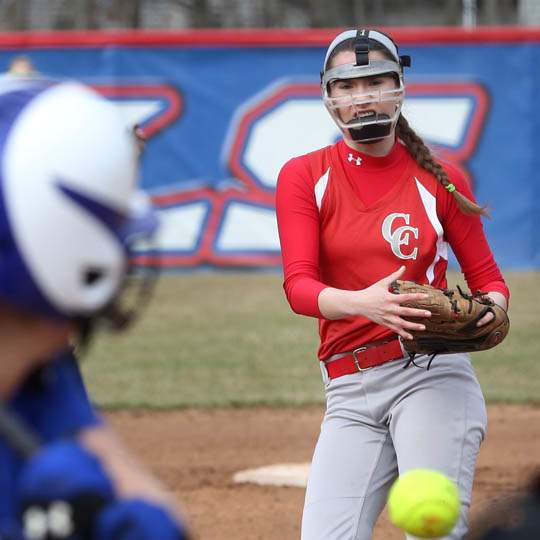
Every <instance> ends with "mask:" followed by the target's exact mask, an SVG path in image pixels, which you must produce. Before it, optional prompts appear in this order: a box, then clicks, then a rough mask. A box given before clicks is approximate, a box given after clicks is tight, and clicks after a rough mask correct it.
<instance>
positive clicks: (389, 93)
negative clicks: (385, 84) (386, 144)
mask: <svg viewBox="0 0 540 540" xmlns="http://www.w3.org/2000/svg"><path fill="white" fill-rule="evenodd" d="M345 41H348V42H349V43H350V50H352V51H354V53H355V60H356V61H355V63H351V64H342V65H339V66H336V67H334V68H330V69H328V63H329V60H330V58H331V55H332V53H333V52H334V50H335V49H336V48H337V47H338V46H340V45H341V46H343V45H342V44H343V43H344V42H345ZM373 42H375V43H376V44H378V46H379V47H382V48H383V49H384V50H385V51H386V52H387V53H388V54H389V56H390V57H391V58H392V60H386V59H385V60H372V59H370V58H369V56H368V54H369V50H370V49H371V48H372V43H373ZM338 50H339V49H338ZM410 65H411V59H410V57H409V56H400V55H399V53H398V48H397V46H396V44H395V43H394V41H393V40H392V39H391V38H390V37H389V36H387V35H386V34H383V33H382V32H379V31H377V30H346V31H345V32H342V33H341V34H339V35H338V36H337V37H336V38H335V39H334V40H333V41H332V43H331V44H330V46H329V47H328V50H327V51H326V57H325V59H324V65H323V69H322V71H321V91H322V95H323V101H324V104H325V106H326V108H327V109H328V112H329V113H330V116H331V117H332V119H333V120H334V122H335V123H336V124H337V126H338V127H339V129H340V130H341V131H342V132H343V134H344V135H345V136H346V137H348V138H350V139H352V140H353V141H357V142H368V141H373V140H378V139H381V138H383V137H388V136H389V135H391V133H392V128H393V127H394V126H395V125H396V123H397V121H398V118H399V114H400V112H401V106H402V104H403V99H404V96H405V87H404V84H403V67H404V66H410ZM375 75H393V76H394V78H395V79H396V82H397V83H398V84H397V87H396V88H393V89H390V90H379V91H377V92H375V91H370V92H369V93H366V94H348V95H346V96H339V97H332V96H331V95H330V93H329V85H330V83H331V82H332V81H335V80H341V79H355V78H358V77H372V76H375ZM382 102H390V103H394V105H395V106H394V111H393V114H392V115H391V116H390V115H386V114H375V113H372V114H370V115H367V116H362V117H358V118H353V119H352V120H349V121H348V122H345V121H344V120H343V119H342V118H341V116H340V114H339V110H340V109H341V108H342V107H350V106H354V105H361V104H369V103H382Z"/></svg>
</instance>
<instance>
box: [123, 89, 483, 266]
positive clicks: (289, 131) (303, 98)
mask: <svg viewBox="0 0 540 540" xmlns="http://www.w3.org/2000/svg"><path fill="white" fill-rule="evenodd" d="M447 86H448V91H447V89H446V86H445V85H443V84H439V83H437V84H435V88H434V85H433V84H429V85H428V86H427V88H428V92H427V95H426V92H425V91H424V85H423V83H416V85H415V86H414V88H413V90H412V92H410V93H409V96H408V98H407V100H406V102H405V104H404V110H405V113H406V114H407V113H408V114H409V116H410V118H409V122H410V124H411V126H412V127H413V128H414V129H415V131H417V133H418V134H419V135H420V136H421V137H423V138H425V139H426V140H427V141H428V142H432V143H436V144H440V145H442V147H443V150H444V149H445V148H446V149H449V151H451V152H457V151H460V152H461V150H462V149H463V148H464V146H465V145H467V149H468V148H474V144H473V143H474V141H476V140H477V138H478V134H479V133H480V130H478V132H474V133H473V139H471V137H469V132H470V131H471V130H470V126H474V125H481V122H480V121H479V120H478V118H480V119H482V118H483V114H484V109H483V108H482V107H481V106H480V105H481V104H482V103H483V101H482V99H481V98H482V95H483V94H482V92H481V89H479V88H477V86H475V85H474V83H468V82H467V83H466V84H464V83H461V84H459V85H458V86H456V85H455V84H454V83H453V82H451V83H448V85H447ZM439 87H440V88H439ZM317 90H318V85H317V84H313V90H311V86H309V85H306V84H305V83H304V82H303V81H300V82H299V83H296V82H294V81H290V80H287V81H284V82H282V83H280V84H275V83H273V84H272V85H270V86H269V87H267V88H266V89H265V90H264V91H263V92H261V93H260V94H257V95H255V96H253V97H252V99H250V100H248V101H246V102H244V103H243V104H242V105H241V106H240V107H239V108H238V109H237V111H236V113H235V115H234V118H233V120H232V121H231V124H230V126H229V132H228V133H227V138H226V143H225V144H224V146H223V149H222V154H221V161H222V162H223V167H222V168H221V170H220V172H218V174H223V178H215V177H211V182H210V181H208V179H207V178H206V177H203V178H202V180H203V181H201V182H197V181H198V180H199V179H198V178H195V179H194V182H193V185H194V186H195V187H190V186H189V185H188V183H187V182H185V185H183V186H181V187H180V189H178V188H175V189H171V190H169V189H167V190H165V191H163V190H160V191H159V192H157V193H156V195H155V198H156V200H158V201H159V202H158V209H159V211H160V214H161V216H160V217H161V218H162V221H163V222H164V223H163V227H162V231H161V233H160V235H159V242H158V249H159V250H162V251H163V252H164V256H165V257H169V256H170V264H171V266H172V265H179V266H182V265H184V264H185V265H190V266H196V265H199V264H205V263H207V262H208V261H210V263H211V264H217V265H219V264H221V262H222V261H223V264H224V265H229V264H240V265H242V264H247V265H250V266H256V265H258V264H263V265H273V264H275V265H277V264H279V263H280V257H279V238H278V232H277V225H276V217H275V210H274V190H275V187H276V181H277V177H278V174H279V170H280V169H281V167H282V166H283V165H284V164H285V163H286V162H287V161H288V160H289V159H290V158H292V157H293V156H298V155H302V154H306V153H308V152H311V151H313V150H316V149H318V148H322V147H324V146H327V145H330V144H333V143H334V142H335V141H336V140H338V138H339V137H340V136H341V133H340V131H339V129H338V128H337V126H336V125H335V124H334V123H333V122H332V120H331V118H330V116H329V115H328V113H327V111H326V110H325V108H324V106H323V104H322V102H321V100H320V97H319V95H318V92H317ZM458 90H459V92H458ZM113 101H114V100H113ZM131 101H133V100H131ZM115 105H117V106H118V107H119V108H122V109H123V110H122V113H123V114H124V116H125V117H126V121H127V123H128V124H130V123H133V122H135V121H136V122H141V121H142V122H143V123H144V121H145V120H144V119H145V117H146V118H149V119H153V118H154V116H153V115H155V114H156V108H157V107H158V102H157V101H156V100H155V99H149V98H148V97H146V96H141V99H140V100H136V102H135V103H127V104H125V105H124V104H123V103H115ZM154 120H155V119H154ZM154 120H152V121H154ZM149 121H150V120H149ZM441 125H444V126H445V130H443V132H441V131H440V126H441ZM441 133H442V134H441ZM471 140H472V143H471ZM347 152H348V155H347V158H346V159H347V161H348V163H350V166H351V167H352V168H353V169H354V168H356V167H360V166H362V165H364V163H363V161H362V158H361V157H360V156H358V155H357V154H356V153H355V152H352V151H349V150H348V151H347ZM467 152H469V153H470V150H467V151H466V152H465V153H463V152H462V153H461V154H460V160H462V159H464V156H465V157H466V156H468V155H469V154H467ZM214 174H215V173H214ZM327 178H328V177H327V175H323V177H322V178H321V179H319V182H318V183H317V184H316V187H315V193H314V195H315V199H316V202H317V204H321V201H322V198H323V194H324V187H325V185H326V181H327ZM314 181H316V179H314ZM182 183H183V180H182ZM423 200H424V199H423ZM159 206H161V208H159ZM382 235H383V238H384V239H385V241H387V242H388V243H389V244H390V248H391V250H392V253H393V254H394V255H395V256H396V257H398V258H399V259H416V258H417V257H418V251H419V244H418V242H417V240H418V238H419V229H418V228H416V227H414V226H413V225H412V224H411V215H410V214H405V213H392V214H390V215H388V216H387V217H386V219H385V220H384V223H383V224H382ZM442 242H443V241H442V239H441V246H440V253H439V251H438V252H437V253H438V254H439V255H440V256H441V257H445V255H444V251H443V248H444V246H443V245H442ZM438 250H439V247H438ZM142 251H144V246H143V248H142ZM178 255H180V256H184V255H189V257H187V258H186V261H187V262H186V263H183V262H182V261H181V259H179V257H178ZM232 257H234V260H233V259H232ZM179 260H180V262H178V261H179ZM232 260H233V262H231V261H232Z"/></svg>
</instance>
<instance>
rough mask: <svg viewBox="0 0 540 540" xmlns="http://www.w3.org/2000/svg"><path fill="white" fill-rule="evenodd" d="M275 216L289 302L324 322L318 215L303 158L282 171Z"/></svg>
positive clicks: (284, 285) (324, 286) (277, 190)
mask: <svg viewBox="0 0 540 540" xmlns="http://www.w3.org/2000/svg"><path fill="white" fill-rule="evenodd" d="M276 216H277V223H278V231H279V239H280V243H281V256H282V260H283V275H284V282H283V288H284V290H285V294H286V296H287V300H288V302H289V304H290V306H291V308H292V310H293V311H294V312H296V313H299V314H301V315H307V316H311V317H317V318H322V314H321V312H320V310H319V305H318V297H319V293H320V292H321V291H322V290H323V289H324V288H326V285H325V284H324V283H322V282H321V281H320V279H319V211H318V208H317V205H316V202H315V194H314V190H313V179H312V178H311V175H310V171H309V165H308V164H307V163H306V162H305V161H303V160H302V158H301V157H300V158H294V159H292V160H290V161H289V162H287V163H286V164H285V165H284V166H283V168H282V169H281V172H280V174H279V177H278V182H277V187H276Z"/></svg>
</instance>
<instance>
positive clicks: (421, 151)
mask: <svg viewBox="0 0 540 540" xmlns="http://www.w3.org/2000/svg"><path fill="white" fill-rule="evenodd" d="M396 135H397V136H398V138H399V139H401V141H402V142H403V144H405V146H406V147H407V150H408V151H409V153H410V154H411V156H412V157H413V158H414V159H415V161H416V162H417V163H418V165H420V167H422V168H423V169H425V170H426V171H427V172H429V173H431V174H432V175H433V176H435V178H436V179H437V182H439V183H440V184H441V185H442V186H443V187H445V188H446V189H448V186H452V187H455V186H453V184H452V183H451V182H450V180H449V179H448V175H447V174H446V171H445V170H444V169H443V168H442V166H441V164H440V163H439V162H438V161H437V160H436V159H435V157H434V156H433V154H432V153H431V150H430V149H429V148H428V147H427V146H426V144H425V143H424V141H423V140H422V139H421V138H420V137H419V136H418V135H417V134H416V133H415V132H414V130H413V129H412V128H411V126H410V125H409V122H407V120H406V118H405V117H404V116H403V114H400V115H399V118H398V122H397V125H396ZM452 195H453V196H454V198H455V200H456V204H457V205H458V207H459V209H460V210H461V211H462V212H463V213H464V214H468V215H474V214H481V215H484V216H487V215H489V214H488V211H487V209H486V208H485V207H482V206H479V205H477V204H476V203H474V202H473V201H471V200H470V199H468V198H467V197H465V195H463V194H461V193H460V192H459V191H458V190H457V189H454V190H453V191H452Z"/></svg>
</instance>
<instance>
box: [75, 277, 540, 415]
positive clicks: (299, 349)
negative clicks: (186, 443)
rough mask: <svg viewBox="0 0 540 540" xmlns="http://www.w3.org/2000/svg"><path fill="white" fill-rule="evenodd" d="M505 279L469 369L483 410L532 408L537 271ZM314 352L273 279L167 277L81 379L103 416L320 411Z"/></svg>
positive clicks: (309, 326)
mask: <svg viewBox="0 0 540 540" xmlns="http://www.w3.org/2000/svg"><path fill="white" fill-rule="evenodd" d="M506 278H507V280H508V283H509V285H510V288H511V291H512V299H511V310H510V318H511V324H512V327H511V332H510V334H509V336H508V338H507V339H506V341H505V342H504V343H502V344H501V345H500V346H499V347H497V348H495V349H492V350H491V351H485V352H482V353H476V354H475V355H474V358H473V362H474V365H475V367H476V369H477V372H478V375H479V378H480V380H481V383H482V386H483V388H484V391H485V393H486V396H487V398H488V400H490V401H491V402H513V403H525V402H534V403H540V392H539V391H538V380H540V345H539V342H538V339H537V337H536V334H537V331H538V326H539V325H538V322H539V316H538V307H539V300H540V299H539V294H538V291H540V273H533V272H530V273H508V274H506ZM456 279H457V276H456V275H455V274H454V275H452V276H451V277H450V279H449V282H450V284H454V283H455V281H456ZM460 282H463V280H462V279H460ZM317 344H318V336H317V326H316V321H315V319H311V318H308V317H301V316H298V315H295V314H294V313H292V312H291V310H290V308H289V306H288V304H287V303H286V301H285V298H284V294H283V290H282V288H281V276H280V275H278V274H259V273H234V274H231V273H224V274H194V275H191V274H188V275H176V276H171V275H169V276H164V277H162V279H161V280H160V283H159V285H158V288H157V291H156V294H155V296H154V298H153V299H152V302H151V303H150V305H149V306H148V307H147V309H146V311H145V313H144V314H143V317H142V320H141V321H139V322H138V323H137V324H136V326H135V327H134V328H133V329H132V330H130V331H129V332H127V333H125V334H119V335H116V336H109V335H99V336H98V337H97V339H96V340H95V343H93V344H92V346H91V349H90V351H89V353H88V354H87V357H86V358H84V360H83V372H84V376H85V379H86V381H87V384H88V387H89V391H90V394H91V395H92V397H93V399H94V400H96V401H97V403H98V404H99V405H101V406H103V407H105V408H131V407H149V408H176V407H192V406H195V407H223V406H251V405H271V406H282V405H303V404H312V403H321V402H322V400H323V391H322V385H321V378H320V371H319V367H318V364H317V362H316V351H317Z"/></svg>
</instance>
